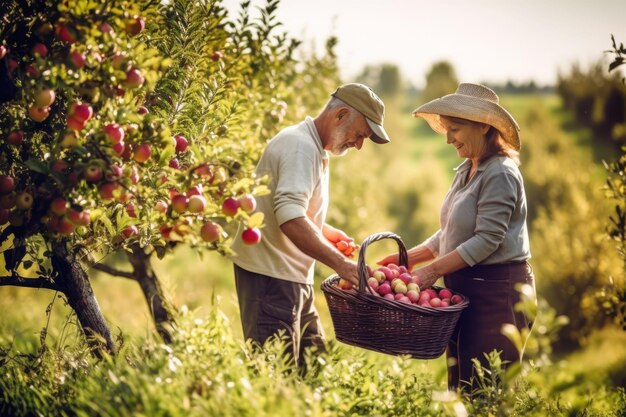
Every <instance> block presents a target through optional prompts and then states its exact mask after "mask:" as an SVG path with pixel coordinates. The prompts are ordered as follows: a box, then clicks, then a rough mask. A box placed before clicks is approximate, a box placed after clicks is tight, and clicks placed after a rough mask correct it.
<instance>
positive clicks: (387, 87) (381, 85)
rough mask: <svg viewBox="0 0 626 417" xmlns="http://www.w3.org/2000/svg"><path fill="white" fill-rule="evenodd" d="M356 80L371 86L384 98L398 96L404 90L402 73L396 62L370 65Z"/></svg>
mask: <svg viewBox="0 0 626 417" xmlns="http://www.w3.org/2000/svg"><path fill="white" fill-rule="evenodd" d="M356 82H359V83H363V84H365V85H367V86H369V87H370V88H372V89H373V90H374V91H376V93H377V94H378V95H380V96H381V97H382V98H383V99H384V98H390V97H394V96H397V95H398V94H399V93H401V92H402V90H403V80H402V75H401V74H400V69H399V68H398V66H397V65H395V64H380V65H368V66H366V67H365V68H363V71H361V73H360V74H359V75H358V76H357V78H356Z"/></svg>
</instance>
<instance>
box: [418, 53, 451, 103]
mask: <svg viewBox="0 0 626 417" xmlns="http://www.w3.org/2000/svg"><path fill="white" fill-rule="evenodd" d="M458 84H459V80H458V79H457V76H456V71H455V70H454V67H453V66H452V64H450V63H449V62H446V61H440V62H436V63H434V64H433V66H432V67H431V68H430V70H429V71H428V73H427V74H426V87H425V88H424V91H422V101H430V100H433V99H435V98H437V97H442V96H444V95H446V94H450V93H454V91H455V90H456V87H457V86H458Z"/></svg>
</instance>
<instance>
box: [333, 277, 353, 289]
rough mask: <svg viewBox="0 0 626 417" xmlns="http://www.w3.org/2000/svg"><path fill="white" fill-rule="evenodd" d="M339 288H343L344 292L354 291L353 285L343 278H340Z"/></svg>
mask: <svg viewBox="0 0 626 417" xmlns="http://www.w3.org/2000/svg"><path fill="white" fill-rule="evenodd" d="M337 286H338V287H339V288H341V289H342V290H351V289H352V283H351V282H350V281H348V280H347V279H343V278H339V282H338V283H337Z"/></svg>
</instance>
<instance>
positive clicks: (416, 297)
mask: <svg viewBox="0 0 626 417" xmlns="http://www.w3.org/2000/svg"><path fill="white" fill-rule="evenodd" d="M406 296H407V297H408V298H409V300H411V302H412V303H413V304H417V303H418V302H419V299H420V295H419V293H418V292H417V291H415V290H409V291H407V292H406Z"/></svg>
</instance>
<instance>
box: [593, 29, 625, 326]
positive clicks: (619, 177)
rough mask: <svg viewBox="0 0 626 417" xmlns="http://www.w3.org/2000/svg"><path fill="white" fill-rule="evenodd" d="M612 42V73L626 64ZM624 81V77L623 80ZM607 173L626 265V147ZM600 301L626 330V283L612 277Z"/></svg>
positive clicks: (614, 232)
mask: <svg viewBox="0 0 626 417" xmlns="http://www.w3.org/2000/svg"><path fill="white" fill-rule="evenodd" d="M611 40H612V41H613V53H614V54H615V57H614V60H613V62H611V64H610V65H609V71H613V70H615V69H617V68H618V67H620V66H621V65H624V63H625V61H624V59H625V55H626V48H624V44H621V43H620V45H619V47H618V46H617V43H616V42H615V38H614V37H613V36H611ZM624 80H625V79H624V78H622V81H624ZM605 168H606V170H607V173H608V178H607V181H606V188H605V189H606V193H607V197H608V198H609V199H610V200H611V201H614V202H615V212H614V213H613V214H612V215H611V216H610V224H609V227H608V235H609V237H610V238H611V239H612V240H613V241H615V242H616V246H617V252H618V254H619V256H620V257H621V258H622V260H623V261H624V264H625V265H626V146H622V153H621V155H620V156H619V157H618V158H617V160H615V161H613V162H610V163H605ZM598 299H599V300H600V301H601V302H602V303H603V306H604V307H605V309H606V311H607V313H608V314H609V315H610V316H611V317H614V318H616V320H617V321H618V322H619V323H621V325H622V328H623V329H624V330H626V283H625V282H623V280H615V279H614V278H613V277H610V278H609V282H608V285H606V286H605V288H604V289H603V290H602V291H600V292H599V293H598Z"/></svg>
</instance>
